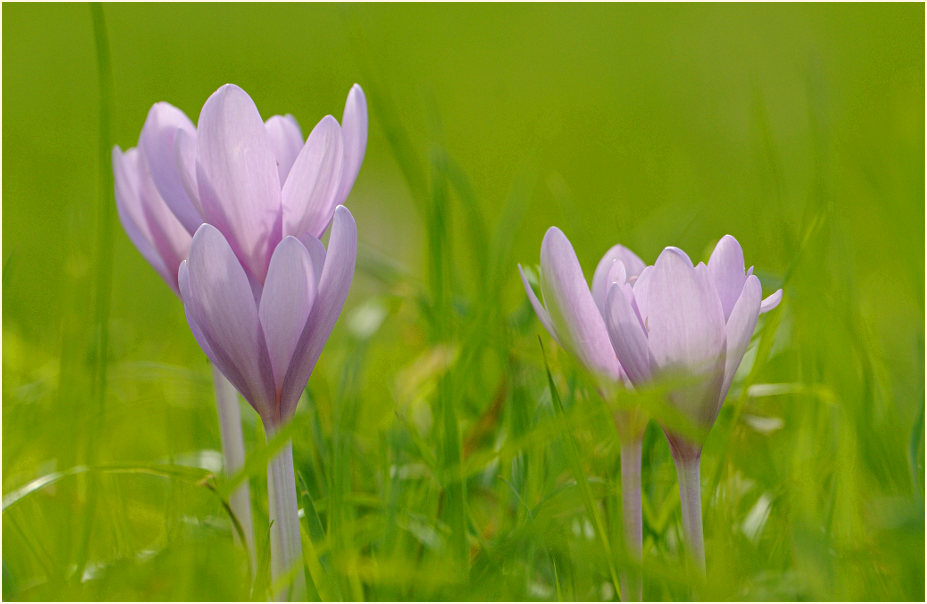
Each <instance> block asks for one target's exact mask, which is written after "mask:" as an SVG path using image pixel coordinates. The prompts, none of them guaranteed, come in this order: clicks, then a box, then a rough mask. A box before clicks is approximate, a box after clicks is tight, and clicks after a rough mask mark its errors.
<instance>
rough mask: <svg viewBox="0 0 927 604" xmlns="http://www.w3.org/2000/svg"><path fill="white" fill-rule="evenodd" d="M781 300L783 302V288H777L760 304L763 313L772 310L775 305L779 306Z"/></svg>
mask: <svg viewBox="0 0 927 604" xmlns="http://www.w3.org/2000/svg"><path fill="white" fill-rule="evenodd" d="M780 302H782V290H781V289H777V290H776V291H774V292H773V293H771V294H769V295H768V296H767V297H766V298H764V299H763V302H762V303H761V304H760V313H761V314H762V313H764V312H769V311H771V310H772V309H774V308H775V307H777V306H779V303H780Z"/></svg>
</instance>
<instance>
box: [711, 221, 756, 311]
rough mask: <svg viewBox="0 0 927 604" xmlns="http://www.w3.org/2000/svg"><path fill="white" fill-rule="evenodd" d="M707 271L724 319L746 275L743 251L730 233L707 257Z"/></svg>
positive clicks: (732, 306) (734, 301)
mask: <svg viewBox="0 0 927 604" xmlns="http://www.w3.org/2000/svg"><path fill="white" fill-rule="evenodd" d="M708 273H709V274H710V275H711V282H712V283H713V284H714V286H715V290H716V291H717V292H718V297H719V298H720V299H721V307H722V308H723V309H724V318H725V320H726V319H727V318H728V317H729V316H731V309H733V308H734V304H735V303H736V302H737V299H738V298H739V297H740V292H741V291H742V290H743V288H744V281H746V279H747V276H746V274H745V273H744V251H743V249H741V247H740V244H739V243H738V242H737V240H736V239H734V238H733V237H732V236H730V235H725V236H724V237H722V238H721V240H720V241H719V242H718V245H716V246H715V249H714V251H713V252H712V253H711V258H709V259H708Z"/></svg>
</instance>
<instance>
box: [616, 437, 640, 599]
mask: <svg viewBox="0 0 927 604" xmlns="http://www.w3.org/2000/svg"><path fill="white" fill-rule="evenodd" d="M642 441H643V439H642V438H635V439H634V440H632V441H630V442H626V443H624V444H622V446H621V516H622V522H623V524H624V539H625V546H626V547H627V549H628V553H629V554H630V555H631V556H632V558H633V559H634V562H635V563H636V564H640V562H641V550H642V543H643V529H642V520H641V443H642ZM621 582H622V586H621V593H622V595H623V598H622V599H623V600H624V601H625V602H639V601H640V600H641V596H642V577H641V573H640V572H639V569H638V568H633V569H631V570H628V571H625V573H624V575H623V576H622V580H621Z"/></svg>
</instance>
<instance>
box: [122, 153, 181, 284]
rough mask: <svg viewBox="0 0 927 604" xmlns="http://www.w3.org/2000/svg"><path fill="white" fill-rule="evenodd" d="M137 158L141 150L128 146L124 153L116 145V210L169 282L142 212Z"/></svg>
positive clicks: (141, 250) (137, 244)
mask: <svg viewBox="0 0 927 604" xmlns="http://www.w3.org/2000/svg"><path fill="white" fill-rule="evenodd" d="M138 159H139V158H138V149H134V148H133V149H129V150H128V151H126V152H125V153H123V152H122V150H121V149H119V147H113V180H114V183H115V189H116V212H117V213H118V214H119V222H121V223H122V228H123V229H125V232H126V235H128V236H129V240H130V241H131V242H132V243H133V244H134V245H135V248H136V249H137V250H138V251H139V253H140V254H141V255H142V257H144V258H145V260H147V261H148V264H150V265H151V266H152V267H153V268H154V269H155V270H156V271H157V272H158V274H159V275H161V277H162V278H164V279H165V281H168V282H170V281H169V280H168V278H167V270H166V268H165V266H164V262H163V261H162V260H161V257H160V256H159V255H158V252H157V250H155V248H154V245H153V244H152V243H151V233H150V232H149V231H148V229H147V226H146V222H145V217H144V214H142V208H141V200H140V199H139V196H138Z"/></svg>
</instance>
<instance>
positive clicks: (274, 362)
mask: <svg viewBox="0 0 927 604" xmlns="http://www.w3.org/2000/svg"><path fill="white" fill-rule="evenodd" d="M356 252H357V231H356V227H355V224H354V219H353V217H352V216H351V213H350V212H349V211H348V210H347V208H345V207H344V206H339V207H338V208H337V209H336V210H335V213H334V220H333V223H332V230H331V236H330V239H329V245H328V250H327V252H326V250H325V248H324V247H323V245H322V243H321V242H320V241H319V240H318V239H316V238H315V237H313V236H312V235H309V234H304V235H303V236H302V237H300V238H296V237H292V236H287V237H284V238H283V239H282V240H281V241H280V242H279V243H278V244H277V246H276V247H275V248H274V250H273V251H272V254H271V259H270V262H269V264H268V268H267V275H266V279H265V281H264V283H263V285H261V284H256V283H255V282H254V280H253V279H249V276H248V274H247V271H246V269H245V267H244V266H243V265H242V264H241V263H240V262H239V260H238V258H237V257H236V255H235V253H234V251H233V250H232V247H231V245H230V244H229V243H228V242H227V241H226V239H225V237H224V236H223V235H222V233H221V232H219V230H218V229H216V228H215V227H213V226H212V225H209V224H204V225H202V226H201V227H200V228H199V229H197V231H196V234H195V235H194V237H193V244H192V246H191V247H190V259H189V260H188V261H185V262H184V263H183V264H181V265H180V271H179V275H178V281H179V285H180V292H181V296H182V297H183V301H184V308H185V309H186V312H187V320H188V322H189V324H190V329H191V330H192V331H193V334H194V336H195V337H196V340H197V342H199V344H200V346H201V347H202V349H203V351H204V352H205V353H206V354H207V356H209V358H210V359H211V360H212V362H213V363H214V364H215V365H216V366H217V367H218V368H219V369H220V370H221V371H222V373H223V374H224V375H225V376H226V377H227V378H228V379H229V381H230V382H232V384H233V385H234V386H235V388H236V389H237V390H238V391H239V392H240V393H241V394H242V395H243V396H244V397H245V399H246V400H247V401H248V402H249V403H250V404H251V406H252V407H254V409H255V410H256V411H257V412H258V414H259V415H260V416H261V419H262V421H263V422H264V426H265V428H266V430H267V433H268V436H272V435H273V434H275V433H276V432H277V431H278V430H280V428H281V427H283V426H284V425H285V424H286V422H288V421H289V420H290V419H291V418H292V417H293V413H294V412H295V410H296V404H297V402H298V400H299V397H300V394H301V393H302V392H303V389H305V387H306V382H307V381H308V379H309V374H310V373H311V372H312V369H313V367H314V366H315V363H316V361H317V360H318V358H319V355H320V353H321V352H322V348H323V347H324V346H325V342H326V341H327V339H328V336H329V334H330V333H331V331H332V328H333V327H334V325H335V322H336V321H337V319H338V315H339V314H340V312H341V308H342V306H343V305H344V301H345V298H346V297H347V293H348V288H349V286H350V284H351V279H352V277H353V274H354V262H355V257H356ZM267 481H268V492H269V494H270V509H271V522H272V526H271V535H270V537H271V562H272V568H273V577H274V580H275V581H278V580H280V579H281V577H284V576H285V575H286V574H287V573H290V572H293V569H294V568H295V567H296V565H297V564H300V563H301V557H302V547H301V544H300V532H299V519H298V516H297V500H296V487H295V481H294V470H293V450H292V445H291V444H290V443H287V444H286V446H285V447H284V449H283V451H282V452H281V453H279V454H278V455H277V456H276V457H275V458H274V460H273V461H272V462H271V464H270V465H269V466H268V470H267ZM294 581H295V584H294V595H299V594H300V592H301V589H302V587H301V585H300V584H301V583H302V573H301V572H296V577H295V579H294ZM277 596H278V597H281V594H279V593H278V594H277Z"/></svg>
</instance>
